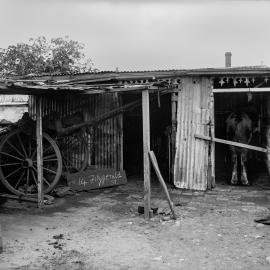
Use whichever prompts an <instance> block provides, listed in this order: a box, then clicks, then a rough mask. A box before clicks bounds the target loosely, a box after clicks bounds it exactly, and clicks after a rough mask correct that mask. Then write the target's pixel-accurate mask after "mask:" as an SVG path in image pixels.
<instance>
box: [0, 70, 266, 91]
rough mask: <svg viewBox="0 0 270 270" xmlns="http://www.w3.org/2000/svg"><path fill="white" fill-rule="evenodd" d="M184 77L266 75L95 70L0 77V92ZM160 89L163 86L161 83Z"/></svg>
mask: <svg viewBox="0 0 270 270" xmlns="http://www.w3.org/2000/svg"><path fill="white" fill-rule="evenodd" d="M186 76H207V77H214V76H219V77H222V76H224V77H226V76H243V77H244V76H270V68H269V67H266V66H244V67H229V68H200V69H179V70H176V69H173V70H154V71H151V70H150V71H121V72H119V71H99V72H92V73H77V74H41V75H36V74H29V75H27V76H13V77H10V78H6V79H2V80H0V94H31V95H39V94H50V93H53V94H55V93H57V94H58V93H63V92H67V91H68V92H73V93H87V94H90V93H92V94H94V93H104V92H108V91H128V90H143V89H148V88H149V87H153V86H154V87H156V88H157V89H158V87H159V86H158V85H154V84H155V83H156V84H157V83H160V82H161V81H162V80H163V81H166V80H170V79H179V78H181V77H186ZM163 88H164V86H163Z"/></svg>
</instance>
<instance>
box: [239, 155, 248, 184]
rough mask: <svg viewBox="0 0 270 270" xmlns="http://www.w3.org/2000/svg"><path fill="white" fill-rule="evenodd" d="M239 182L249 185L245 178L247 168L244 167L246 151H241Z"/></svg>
mask: <svg viewBox="0 0 270 270" xmlns="http://www.w3.org/2000/svg"><path fill="white" fill-rule="evenodd" d="M240 157H241V183H242V185H245V186H247V185H249V182H248V178H247V169H246V163H247V152H246V151H244V152H241V154H240Z"/></svg>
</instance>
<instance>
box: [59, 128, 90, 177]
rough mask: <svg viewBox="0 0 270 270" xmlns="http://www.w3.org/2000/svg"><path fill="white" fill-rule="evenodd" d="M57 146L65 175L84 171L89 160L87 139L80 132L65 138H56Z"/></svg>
mask: <svg viewBox="0 0 270 270" xmlns="http://www.w3.org/2000/svg"><path fill="white" fill-rule="evenodd" d="M57 145H58V147H59V149H60V151H61V155H62V159H63V170H64V171H65V172H66V173H75V172H82V171H84V170H85V169H86V167H87V164H88V158H89V149H88V143H87V138H86V136H85V135H83V134H81V133H80V132H77V133H74V134H70V135H69V136H66V137H58V138H57Z"/></svg>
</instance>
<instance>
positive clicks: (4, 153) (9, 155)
mask: <svg viewBox="0 0 270 270" xmlns="http://www.w3.org/2000/svg"><path fill="white" fill-rule="evenodd" d="M1 154H3V155H6V156H8V157H12V158H14V159H17V160H20V161H23V159H21V158H19V157H16V156H13V155H11V154H8V153H6V152H1Z"/></svg>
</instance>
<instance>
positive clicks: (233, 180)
mask: <svg viewBox="0 0 270 270" xmlns="http://www.w3.org/2000/svg"><path fill="white" fill-rule="evenodd" d="M232 162H233V170H232V178H231V184H232V185H236V184H237V181H238V178H237V154H236V152H235V150H233V151H232Z"/></svg>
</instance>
